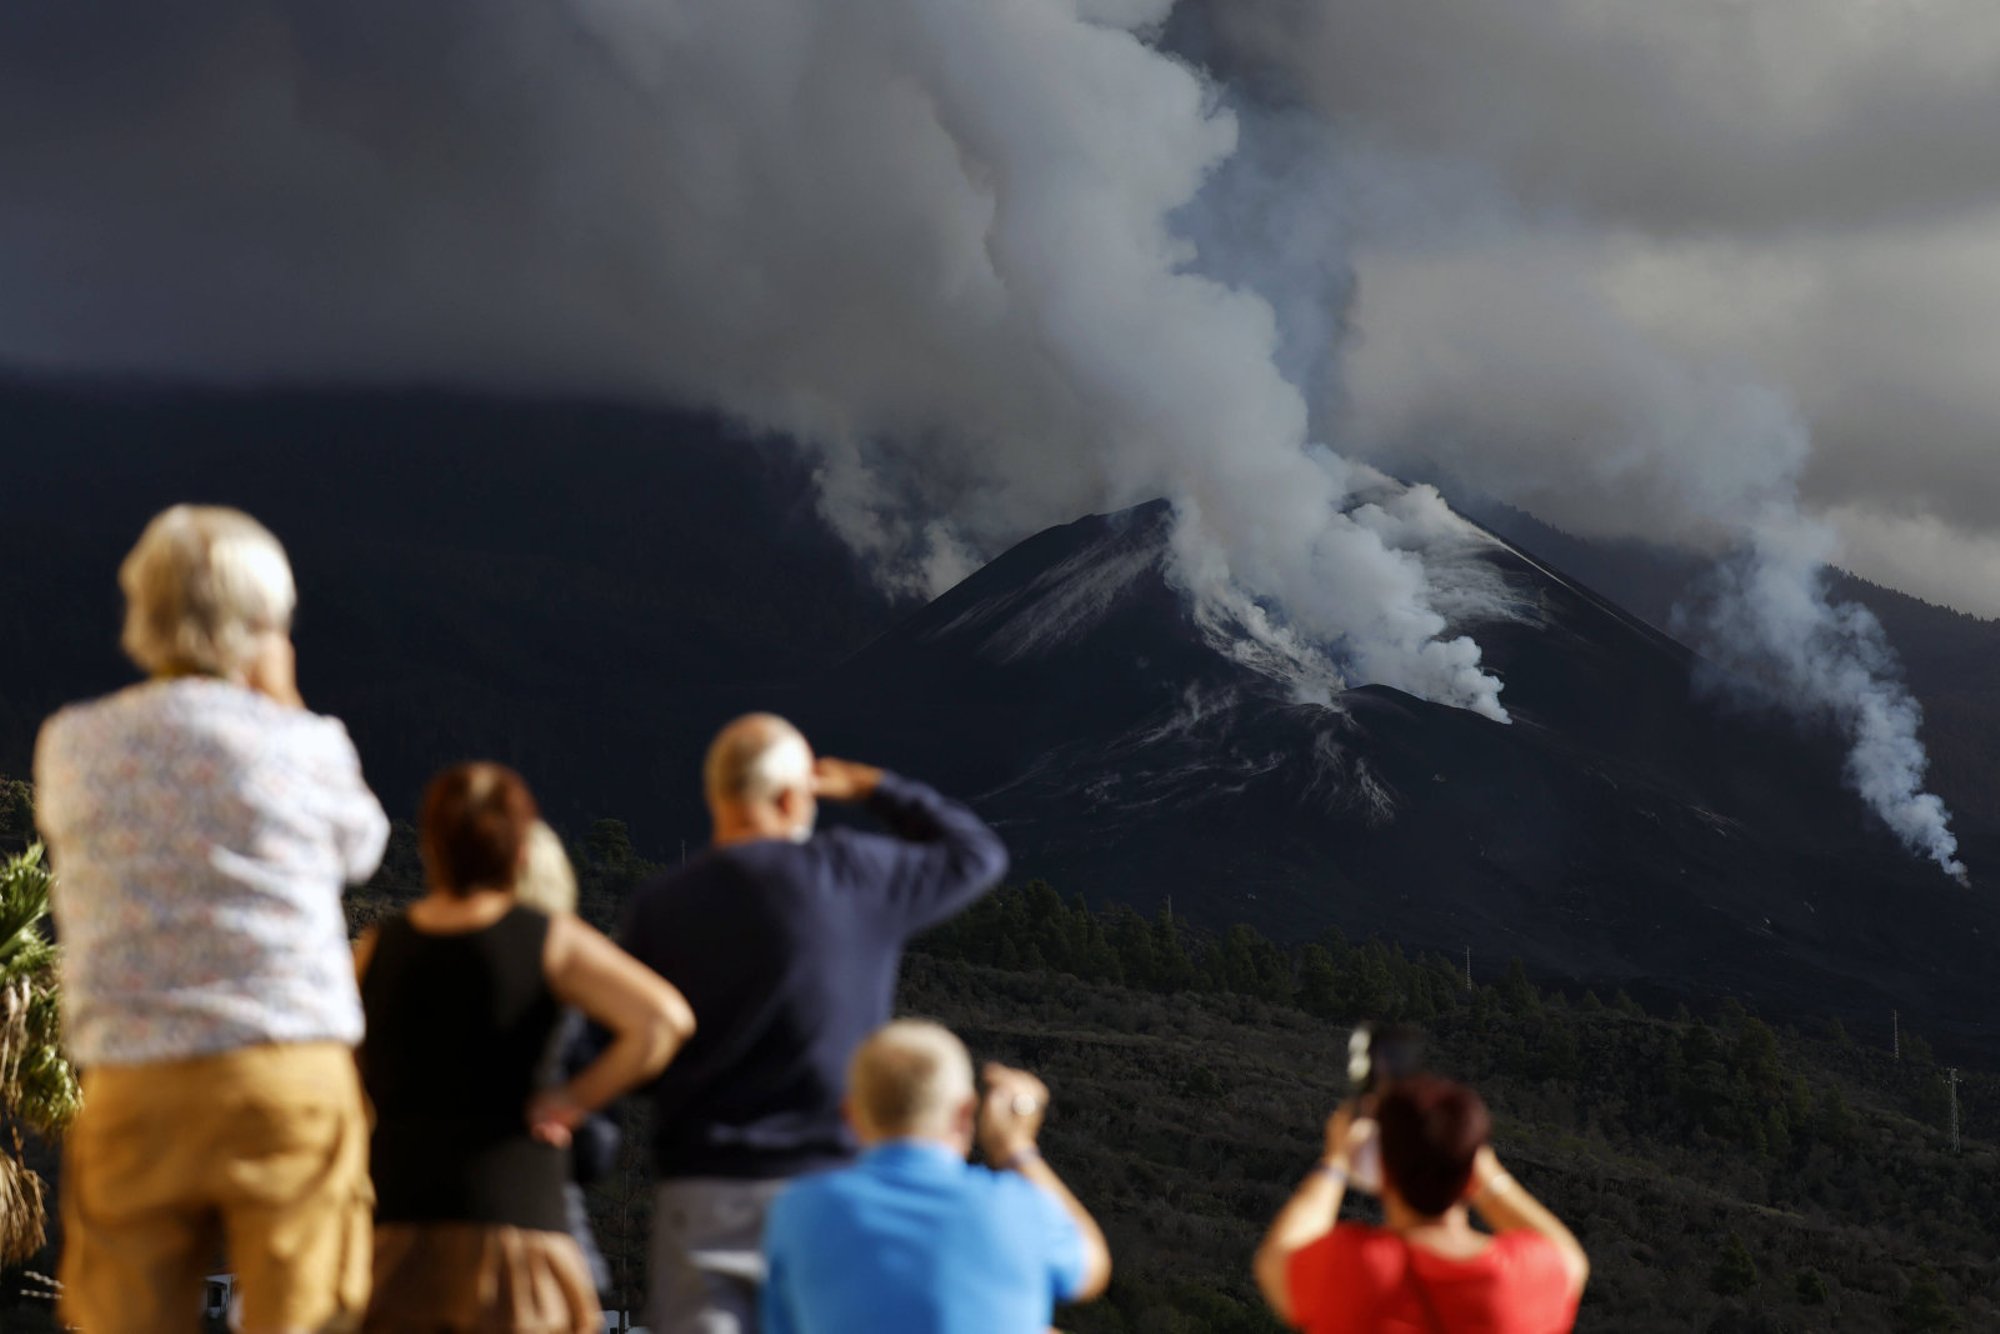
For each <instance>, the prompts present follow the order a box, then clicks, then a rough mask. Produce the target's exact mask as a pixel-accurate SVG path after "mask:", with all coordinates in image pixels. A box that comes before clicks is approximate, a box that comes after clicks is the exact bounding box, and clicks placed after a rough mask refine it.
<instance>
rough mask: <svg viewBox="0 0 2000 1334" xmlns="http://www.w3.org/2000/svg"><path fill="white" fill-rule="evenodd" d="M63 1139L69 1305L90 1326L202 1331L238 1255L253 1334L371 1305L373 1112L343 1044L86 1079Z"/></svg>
mask: <svg viewBox="0 0 2000 1334" xmlns="http://www.w3.org/2000/svg"><path fill="white" fill-rule="evenodd" d="M83 1099H84V1104H83V1112H82V1114H81V1115H80V1116H79V1117H78V1118H77V1121H76V1123H75V1125H74V1126H72V1127H71V1129H70V1132H69V1135H68V1137H67V1141H66V1143H65V1146H64V1155H63V1179H62V1197H63V1199H62V1210H63V1230H64V1241H63V1258H62V1284H63V1295H62V1315H63V1318H64V1319H65V1320H66V1321H67V1322H69V1323H70V1324H73V1325H76V1326H77V1327H79V1328H81V1329H83V1330H86V1331H88V1334H178V1332H179V1331H194V1330H199V1329H200V1328H201V1304H202V1297H203V1293H204V1277H205V1275H206V1274H207V1273H208V1272H209V1267H210V1266H211V1265H213V1264H214V1263H216V1261H217V1260H218V1258H219V1257H220V1256H221V1255H222V1254H223V1253H225V1252H226V1254H227V1257H228V1260H227V1263H228V1265H229V1267H230V1268H231V1269H233V1270H234V1272H235V1274H236V1276H237V1293H238V1298H239V1300H240V1301H241V1304H242V1305H241V1312H242V1328H243V1329H244V1330H245V1331H246V1334H268V1332H269V1331H280V1330H315V1331H318V1330H346V1329H351V1328H353V1327H355V1326H356V1325H357V1324H358V1323H359V1321H360V1318H361V1315H362V1312H363V1311H364V1310H365V1309H366V1308H367V1305H368V1268H369V1255H370V1219H371V1215H372V1213H373V1209H374V1192H373V1189H372V1187H371V1186H370V1185H369V1181H368V1122H367V1115H366V1112H365V1108H364V1103H363V1101H362V1095H361V1081H360V1077H359V1074H358V1072H357V1071H356V1069H355V1064H354V1053H353V1051H352V1050H350V1049H349V1048H347V1047H344V1046H342V1045H340V1044H338V1043H330V1042H329V1043H296V1044H288V1045H278V1046H262V1047H246V1048H242V1049H240V1050H237V1051H232V1052H225V1053H223V1054H221V1055H217V1056H202V1057H196V1058H194V1059H191V1060H184V1061H163V1062H157V1063H154V1064H148V1065H132V1066H107V1067H103V1068H100V1069H94V1070H88V1071H86V1072H85V1073H84V1077H83Z"/></svg>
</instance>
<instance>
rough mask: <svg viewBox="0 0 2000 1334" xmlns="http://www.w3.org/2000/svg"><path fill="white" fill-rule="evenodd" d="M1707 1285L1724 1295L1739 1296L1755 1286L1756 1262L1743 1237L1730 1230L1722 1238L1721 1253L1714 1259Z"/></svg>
mask: <svg viewBox="0 0 2000 1334" xmlns="http://www.w3.org/2000/svg"><path fill="white" fill-rule="evenodd" d="M1708 1285H1709V1286H1710V1287H1711V1288H1713V1289H1715V1290H1716V1291H1717V1292H1718V1293H1721V1294H1722V1295H1723V1296H1724V1297H1740V1296H1742V1295H1743V1294H1744V1293H1746V1292H1749V1291H1750V1290H1751V1289H1752V1288H1754V1287H1756V1286H1757V1262H1756V1261H1755V1260H1753V1259H1751V1258H1750V1248H1749V1247H1747V1246H1745V1245H1744V1244H1743V1238H1741V1237H1739V1236H1737V1235H1736V1234H1735V1233H1734V1232H1731V1233H1730V1234H1729V1235H1728V1236H1726V1237H1725V1238H1723V1242H1722V1254H1721V1255H1720V1256H1719V1257H1717V1259H1716V1261H1715V1269H1714V1271H1713V1272H1712V1273H1711V1274H1710V1275H1709V1279H1708Z"/></svg>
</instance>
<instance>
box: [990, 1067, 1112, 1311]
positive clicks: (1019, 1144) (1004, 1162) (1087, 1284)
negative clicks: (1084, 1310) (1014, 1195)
mask: <svg viewBox="0 0 2000 1334" xmlns="http://www.w3.org/2000/svg"><path fill="white" fill-rule="evenodd" d="M984 1075H985V1078H986V1096H985V1097H984V1098H983V1099H982V1100H981V1102H980V1107H979V1147H980V1148H981V1149H982V1150H984V1151H985V1154H986V1158H987V1161H988V1162H990V1163H991V1164H992V1165H993V1166H994V1167H996V1168H999V1169H1001V1170H1003V1171H1013V1172H1018V1173H1020V1174H1021V1175H1022V1176H1023V1177H1025V1178H1027V1179H1028V1180H1029V1181H1031V1182H1033V1183H1034V1184H1035V1185H1036V1186H1039V1187H1040V1188H1041V1189H1042V1191H1043V1192H1044V1193H1046V1194H1047V1195H1048V1196H1049V1197H1050V1198H1052V1199H1053V1200H1054V1201H1055V1202H1056V1204H1057V1205H1058V1206H1060V1207H1061V1209H1062V1211H1063V1213H1064V1214H1066V1215H1067V1216H1068V1218H1069V1221H1070V1223H1071V1224H1072V1225H1073V1226H1074V1227H1075V1229H1076V1233H1077V1236H1078V1237H1079V1238H1080V1239H1081V1241H1082V1245H1083V1268H1082V1272H1081V1274H1080V1275H1079V1276H1078V1277H1077V1280H1076V1284H1075V1287H1074V1289H1073V1290H1072V1291H1069V1292H1065V1293H1063V1294H1062V1296H1063V1300H1064V1301H1071V1302H1087V1301H1091V1300H1093V1299H1095V1298H1097V1297H1100V1296H1102V1295H1103V1293H1104V1289H1105V1288H1106V1287H1107V1286H1109V1284H1110V1282H1111V1247H1110V1245H1109V1243H1107V1242H1106V1241H1105V1240H1104V1230H1103V1229H1102V1228H1100V1227H1098V1226H1097V1220H1096V1219H1095V1218H1092V1217H1091V1216H1090V1211H1089V1210H1088V1209H1085V1208H1084V1207H1083V1204H1082V1202H1081V1201H1079V1200H1078V1199H1077V1198H1076V1196H1075V1195H1073V1194H1071V1193H1070V1189H1069V1187H1068V1186H1066V1185H1064V1184H1063V1179H1062V1178H1061V1177H1059V1176H1057V1175H1056V1172H1055V1169H1054V1168H1052V1167H1050V1166H1049V1165H1048V1162H1047V1160H1045V1159H1044V1158H1043V1157H1042V1151H1041V1149H1040V1148H1039V1147H1038V1146H1037V1144H1036V1140H1037V1139H1038V1138H1039V1136H1040V1134H1041V1129H1042V1118H1043V1117H1044V1116H1046V1115H1047V1114H1048V1108H1049V1090H1048V1086H1047V1085H1046V1084H1044V1083H1042V1081H1041V1080H1039V1079H1037V1078H1035V1077H1034V1076H1033V1075H1031V1074H1029V1073H1028V1072H1027V1071H1025V1070H1014V1069H1010V1068H1009V1067H1007V1066H1004V1065H999V1064H995V1063H989V1064H988V1065H987V1067H986V1069H985V1071H984Z"/></svg>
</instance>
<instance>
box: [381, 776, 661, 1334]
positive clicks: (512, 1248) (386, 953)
mask: <svg viewBox="0 0 2000 1334" xmlns="http://www.w3.org/2000/svg"><path fill="white" fill-rule="evenodd" d="M534 822H535V803H534V798H533V797H532V796H530V795H529V793H528V789H527V786H526V785H525V784H524V783H522V781H521V779H520V777H519V776H518V775H516V774H515V773H514V772H513V771H512V770H509V769H505V768H502V767H501V766H499V765H496V764H467V765H460V766H458V767H457V768H454V769H448V770H446V771H445V772H444V773H442V774H440V775H439V776H438V777H437V778H436V779H435V780H434V781H433V782H432V783H431V786H430V790H429V791H428V792H427V793H426V794H425V797H424V807H423V816H422V821H421V826H422V827H421V831H420V833H421V849H422V853H423V859H424V869H425V873H426V875H427V877H428V879H429V893H428V894H426V896H425V897H424V898H422V899H420V900H418V901H417V902H416V903H413V904H411V905H410V907H409V908H408V909H407V910H405V911H404V912H403V913H401V914H400V915H398V916H396V917H392V918H390V919H389V920H388V921H386V922H384V923H383V924H382V925H381V927H380V928H379V929H377V930H375V931H373V932H371V933H369V934H368V935H365V936H364V937H363V938H362V939H361V940H360V941H359V942H358V943H357V945H356V950H355V966H356V968H357V970H358V971H359V972H360V974H361V996H362V1001H363V1003H364V1005H365V1007H366V1010H367V1015H368V1040H367V1042H366V1043H365V1044H364V1045H363V1046H362V1049H361V1069H362V1075H363V1078H364V1080H365V1082H366V1084H367V1088H368V1093H369V1096H370V1098H372V1099H373V1101H374V1104H375V1111H376V1124H375V1135H374V1142H373V1145H372V1150H371V1160H372V1168H373V1171H374V1176H375V1190H376V1200H377V1203H376V1210H375V1221H376V1230H375V1292H374V1296H373V1299H372V1300H371V1301H370V1303H369V1308H368V1318H367V1321H366V1323H365V1324H364V1325H363V1328H364V1329H365V1330H376V1331H411V1332H412V1334H415V1332H416V1331H422V1332H423V1334H456V1332H457V1331H467V1332H469V1331H473V1330H478V1331H482V1334H485V1332H487V1331H495V1332H498V1331H518V1334H556V1332H558V1331H563V1332H567V1331H574V1334H594V1331H596V1330H597V1329H598V1328H599V1326H600V1324H601V1322H602V1315H601V1313H600V1311H599V1309H598V1304H597V1297H596V1291H595V1285H594V1284H593V1283H592V1281H591V1277H590V1274H589V1271H588V1269H587V1267H586V1265H585V1263H584V1258H583V1256H582V1254H581V1253H580V1252H579V1251H578V1249H577V1246H576V1243H575V1241H573V1240H572V1239H571V1237H570V1236H569V1234H568V1232H567V1231H566V1228H567V1226H568V1216H567V1213H566V1211H565V1207H564V1199H563V1187H564V1185H565V1183H567V1182H568V1180H569V1175H570V1173H569V1163H568V1155H567V1149H568V1146H569V1142H570V1137H571V1132H572V1131H573V1130H574V1129H575V1128H576V1127H577V1126H578V1125H579V1124H580V1123H582V1122H583V1120H584V1119H585V1118H586V1117H587V1116H588V1115H589V1114H590V1113H591V1112H593V1111H595V1110H596V1109H597V1108H599V1107H602V1106H603V1105H604V1104H606V1103H607V1102H609V1101H611V1099H613V1098H615V1097H617V1096H618V1095H619V1094H621V1093H623V1092H624V1091H625V1090H626V1089H628V1088H631V1087H632V1086H633V1085H634V1084H637V1083H638V1082H640V1081H641V1080H644V1079H648V1078H651V1077H652V1076H653V1075H654V1074H656V1073H658V1072H659V1070H660V1069H661V1068H662V1067H663V1066H665V1065H666V1063H667V1061H668V1060H669V1059H671V1058H672V1056H673V1054H674V1052H675V1050H676V1049H677V1048H678V1047H679V1046H680V1044H681V1043H682V1042H683V1041H685V1040H686V1038H687V1036H688V1034H689V1033H691V1032H692V1031H693V1029H694V1018H693V1015H692V1014H690V1012H689V1011H688V1007H687V1003H686V1002H685V1001H684V1000H683V999H682V998H681V995H680V993H679V992H677V991H675V990H674V989H673V987H671V986H670V985H668V984H667V983H666V982H664V981H662V980H661V979H660V978H659V977H658V976H657V975H656V974H654V973H653V972H651V971H650V970H649V969H647V968H645V967H643V966H642V965H640V964H639V963H638V962H636V961H635V960H633V959H632V958H631V957H629V956H628V955H626V954H625V953H624V952H623V951H621V950H619V949H618V948H617V947H615V946H614V945H612V944H611V942H610V941H609V940H607V939H605V938H604V937H603V936H602V935H599V934H598V933H597V932H596V931H594V930H592V929H591V928H590V927H589V926H587V925H585V924H584V923H583V922H582V921H580V920H579V919H577V918H576V917H575V916H573V915H569V914H559V915H556V916H553V917H551V916H549V915H547V914H544V913H542V912H538V911H536V910H535V909H533V908H528V907H525V906H523V905H522V904H520V903H519V902H517V901H516V899H515V894H514V886H515V883H516V881H517V880H518V879H519V877H520V875H521V872H522V869H523V867H524V865H525V863H526V859H527V843H528V833H529V829H530V827H531V826H532V825H533V824H534ZM565 1005H574V1006H576V1007H577V1008H579V1009H581V1010H583V1011H584V1012H585V1013H586V1014H588V1015H589V1016H590V1017H591V1018H593V1019H595V1020H596V1021H597V1022H599V1023H600V1024H602V1025H604V1027H605V1028H607V1029H608V1030H609V1031H610V1033H611V1035H612V1038H611V1041H610V1043H609V1045H608V1046H607V1047H606V1048H605V1050H604V1053H603V1054H602V1055H601V1056H599V1057H598V1058H597V1059H596V1060H594V1061H592V1062H591V1063H590V1064H589V1065H588V1066H587V1067H585V1068H584V1069H583V1070H582V1071H580V1072H579V1073H578V1074H577V1075H576V1076H575V1077H574V1078H572V1079H570V1080H569V1081H568V1082H567V1083H565V1084H563V1085H561V1086H560V1087H558V1088H555V1089H547V1088H544V1087H543V1084H544V1080H543V1078H542V1076H543V1075H544V1073H545V1070H546V1065H547V1060H548V1056H549V1053H550V1051H551V1045H552V1042H553V1040H554V1038H555V1036H556V1031H557V1027H558V1024H559V1022H560V1020H561V1017H562V1008H563V1007H564V1006H565Z"/></svg>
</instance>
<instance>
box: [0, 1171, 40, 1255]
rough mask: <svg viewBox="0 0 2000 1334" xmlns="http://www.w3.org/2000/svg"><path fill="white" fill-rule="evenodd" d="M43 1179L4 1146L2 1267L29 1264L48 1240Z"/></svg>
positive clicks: (0, 1226) (0, 1211)
mask: <svg viewBox="0 0 2000 1334" xmlns="http://www.w3.org/2000/svg"><path fill="white" fill-rule="evenodd" d="M48 1222H49V1220H48V1210H47V1205H46V1203H45V1202H44V1199H43V1189H42V1179H41V1177H39V1176H37V1175H36V1174H35V1173H34V1172H32V1171H30V1170H29V1169H28V1165H27V1164H26V1163H24V1162H22V1161H21V1160H20V1159H19V1158H17V1157H15V1156H13V1155H12V1154H10V1153H8V1152H7V1150H6V1147H5V1146H0V1269H11V1268H13V1267H14V1266H16V1265H20V1264H25V1263H26V1262H27V1261H28V1260H29V1259H30V1258H31V1257H32V1256H33V1255H34V1254H35V1252H37V1251H39V1250H41V1249H42V1244H43V1243H44V1242H45V1241H47V1240H48Z"/></svg>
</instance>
